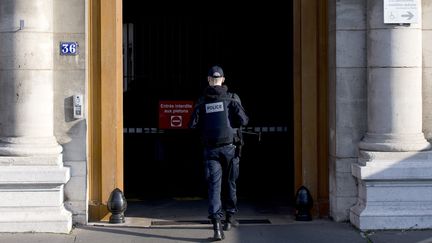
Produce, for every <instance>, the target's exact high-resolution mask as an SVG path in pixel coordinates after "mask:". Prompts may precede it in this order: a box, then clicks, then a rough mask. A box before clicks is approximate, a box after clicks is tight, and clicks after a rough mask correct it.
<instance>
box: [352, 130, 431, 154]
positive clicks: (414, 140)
mask: <svg viewBox="0 0 432 243" xmlns="http://www.w3.org/2000/svg"><path fill="white" fill-rule="evenodd" d="M359 147H360V149H362V150H366V151H388V152H404V151H424V150H429V149H431V144H430V143H429V142H428V141H427V140H426V139H425V137H424V134H423V133H415V134H403V135H399V134H373V133H367V134H366V136H365V137H364V138H363V140H362V141H361V142H360V144H359Z"/></svg>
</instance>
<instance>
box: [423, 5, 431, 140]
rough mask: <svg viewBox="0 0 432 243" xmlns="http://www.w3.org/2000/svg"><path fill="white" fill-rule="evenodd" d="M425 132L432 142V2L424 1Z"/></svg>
mask: <svg viewBox="0 0 432 243" xmlns="http://www.w3.org/2000/svg"><path fill="white" fill-rule="evenodd" d="M422 7H423V132H424V134H425V137H426V139H428V140H429V142H430V141H431V140H432V1H425V0H423V4H422Z"/></svg>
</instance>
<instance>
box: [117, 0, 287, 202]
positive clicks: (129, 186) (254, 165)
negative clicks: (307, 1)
mask: <svg viewBox="0 0 432 243" xmlns="http://www.w3.org/2000/svg"><path fill="white" fill-rule="evenodd" d="M141 5H142V3H139V1H132V0H124V1H123V9H124V13H123V18H124V20H123V22H124V23H125V25H124V28H125V31H124V35H125V37H124V42H125V43H129V44H128V45H125V48H124V55H125V59H124V61H125V63H126V64H125V68H124V72H125V79H124V126H125V129H124V130H125V133H124V173H125V175H124V178H125V188H124V190H125V196H126V197H127V198H128V199H135V198H136V199H149V198H155V197H157V198H160V197H206V194H207V193H206V184H205V180H204V177H203V176H204V172H203V163H202V159H201V146H200V143H199V138H198V137H197V135H196V134H194V133H193V132H191V131H189V130H182V129H175V130H170V129H168V130H167V129H165V130H160V129H158V102H159V101H160V100H192V101H195V100H196V99H197V98H198V97H199V95H200V94H201V93H202V90H203V89H204V88H205V87H206V85H207V82H206V75H207V70H208V68H209V67H210V66H212V65H215V64H217V65H221V66H222V67H223V68H224V72H225V76H226V84H227V85H228V87H229V90H231V91H232V92H236V93H238V94H239V96H240V97H241V99H242V103H243V105H244V107H245V109H246V111H247V112H248V114H249V116H250V124H249V126H248V127H247V128H246V129H247V131H249V132H261V140H260V141H259V140H258V136H256V135H254V134H245V147H244V156H243V158H242V161H241V164H240V177H239V181H238V194H239V197H240V198H241V197H244V198H250V199H263V200H273V199H283V200H288V201H291V200H292V198H293V194H294V186H293V183H294V168H293V133H292V127H293V125H292V121H293V103H292V102H293V101H292V100H293V96H292V76H293V75H292V37H293V30H292V22H293V21H292V20H293V18H292V7H291V6H288V7H287V6H282V5H283V4H282V3H281V4H276V5H274V4H273V5H268V6H261V5H256V6H254V5H248V6H247V8H233V7H232V6H228V5H223V4H222V5H221V4H218V6H211V5H206V6H194V8H193V9H196V8H197V7H198V8H200V7H201V11H197V10H192V8H191V6H183V5H182V6H180V5H177V6H172V5H168V4H166V5H164V4H160V5H159V6H155V5H152V6H151V7H150V6H148V7H145V8H142V7H140V6H141ZM128 39H129V40H128Z"/></svg>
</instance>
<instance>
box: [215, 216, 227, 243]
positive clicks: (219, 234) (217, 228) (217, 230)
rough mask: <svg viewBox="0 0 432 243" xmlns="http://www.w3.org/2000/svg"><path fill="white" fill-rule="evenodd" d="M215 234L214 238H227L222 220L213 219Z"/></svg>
mask: <svg viewBox="0 0 432 243" xmlns="http://www.w3.org/2000/svg"><path fill="white" fill-rule="evenodd" d="M212 224H213V230H214V236H213V240H223V239H224V238H225V235H224V232H223V230H222V225H221V221H220V220H217V219H212Z"/></svg>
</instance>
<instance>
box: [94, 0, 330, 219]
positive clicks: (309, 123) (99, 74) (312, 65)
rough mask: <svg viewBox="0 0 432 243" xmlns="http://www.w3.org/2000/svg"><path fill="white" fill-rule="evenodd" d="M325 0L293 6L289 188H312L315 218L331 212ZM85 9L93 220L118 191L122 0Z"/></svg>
mask: <svg viewBox="0 0 432 243" xmlns="http://www.w3.org/2000/svg"><path fill="white" fill-rule="evenodd" d="M327 1H328V0H294V3H293V4H294V6H293V11H294V13H293V14H294V22H293V23H294V25H293V29H294V41H293V45H294V46H293V50H294V53H293V54H294V55H293V59H294V60H293V63H294V69H293V70H294V71H293V97H294V99H293V104H294V107H293V108H294V127H293V129H294V170H295V171H294V177H295V178H294V186H295V188H294V190H297V189H298V188H299V187H300V186H301V185H304V186H306V187H307V188H308V189H309V191H310V192H311V194H312V197H313V199H314V209H313V214H314V215H318V216H326V215H328V209H329V200H328V198H329V183H328V182H329V169H328V87H327V84H328V66H327V43H328V35H327V31H328V21H327V15H328V13H327V11H328V10H327ZM87 11H88V26H87V28H88V41H87V44H88V49H87V50H88V62H87V70H88V72H87V73H88V77H87V79H88V108H89V109H88V142H87V147H88V184H89V185H88V188H89V190H88V191H89V202H88V203H89V221H98V220H101V219H102V218H104V217H106V216H107V215H108V210H107V207H106V204H107V201H108V198H109V195H110V193H111V192H112V190H114V189H115V188H119V189H121V190H123V90H122V87H123V86H122V82H123V81H122V76H123V65H122V19H123V18H122V0H88V1H87ZM287 162H288V161H287Z"/></svg>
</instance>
